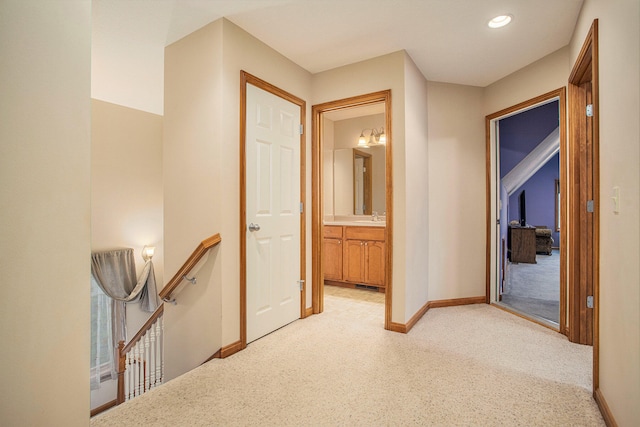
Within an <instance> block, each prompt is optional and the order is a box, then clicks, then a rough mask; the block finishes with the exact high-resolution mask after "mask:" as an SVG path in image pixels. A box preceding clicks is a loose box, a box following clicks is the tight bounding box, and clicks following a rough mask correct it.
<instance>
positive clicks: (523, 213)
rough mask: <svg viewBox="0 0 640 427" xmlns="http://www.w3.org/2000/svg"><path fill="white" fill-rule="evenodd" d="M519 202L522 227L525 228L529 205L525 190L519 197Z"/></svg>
mask: <svg viewBox="0 0 640 427" xmlns="http://www.w3.org/2000/svg"><path fill="white" fill-rule="evenodd" d="M518 202H519V205H520V226H521V227H525V226H526V225H527V205H526V201H525V195H524V190H522V191H521V192H520V195H519V196H518Z"/></svg>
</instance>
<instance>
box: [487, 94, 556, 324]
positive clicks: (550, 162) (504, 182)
mask: <svg viewBox="0 0 640 427" xmlns="http://www.w3.org/2000/svg"><path fill="white" fill-rule="evenodd" d="M559 123H560V108H559V100H558V99H553V100H551V101H550V102H548V103H546V104H542V105H539V106H536V107H534V108H531V109H528V110H525V111H522V112H517V113H516V114H514V115H511V116H508V117H505V118H502V119H499V120H498V121H497V124H496V125H497V127H498V132H497V134H498V139H497V141H496V143H497V146H498V150H497V151H498V160H499V165H500V167H499V171H498V173H499V176H498V177H497V182H498V191H499V197H500V200H499V206H500V218H499V221H500V265H501V268H500V272H499V273H500V284H499V289H498V293H499V303H501V304H504V305H505V306H507V307H509V308H511V309H512V310H516V311H518V312H520V313H522V314H524V315H526V316H530V317H534V318H536V319H538V320H540V321H541V322H550V323H551V324H552V326H553V327H554V328H556V329H559V324H560V251H559V249H560V224H559V221H558V220H557V216H556V212H557V211H558V207H559V204H558V203H557V201H558V197H557V196H558V194H559V192H558V184H559V182H560V133H559ZM505 249H506V250H505Z"/></svg>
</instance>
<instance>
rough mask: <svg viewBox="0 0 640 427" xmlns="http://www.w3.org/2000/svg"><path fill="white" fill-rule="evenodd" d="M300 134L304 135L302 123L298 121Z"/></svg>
mask: <svg viewBox="0 0 640 427" xmlns="http://www.w3.org/2000/svg"><path fill="white" fill-rule="evenodd" d="M300 135H304V125H303V124H302V123H300Z"/></svg>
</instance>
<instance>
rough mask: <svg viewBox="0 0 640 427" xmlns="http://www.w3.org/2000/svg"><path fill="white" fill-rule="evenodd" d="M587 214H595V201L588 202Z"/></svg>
mask: <svg viewBox="0 0 640 427" xmlns="http://www.w3.org/2000/svg"><path fill="white" fill-rule="evenodd" d="M587 212H589V213H593V200H587Z"/></svg>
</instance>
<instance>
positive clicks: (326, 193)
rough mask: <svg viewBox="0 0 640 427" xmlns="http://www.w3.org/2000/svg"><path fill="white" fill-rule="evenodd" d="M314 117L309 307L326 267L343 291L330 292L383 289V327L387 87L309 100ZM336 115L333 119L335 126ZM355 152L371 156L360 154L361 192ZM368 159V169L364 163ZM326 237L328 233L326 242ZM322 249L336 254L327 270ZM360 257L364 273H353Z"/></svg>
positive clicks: (317, 297)
mask: <svg viewBox="0 0 640 427" xmlns="http://www.w3.org/2000/svg"><path fill="white" fill-rule="evenodd" d="M339 122H340V123H339ZM312 123H313V130H312V132H313V133H312V164H313V166H312V197H313V206H312V209H313V212H312V224H313V225H312V277H313V284H312V306H313V313H321V312H323V311H324V299H325V298H324V297H325V275H326V274H328V275H329V276H330V277H329V278H330V279H333V282H334V283H333V284H334V285H335V284H341V285H344V286H341V287H343V288H345V290H344V291H340V290H339V289H333V288H332V289H331V293H332V294H334V293H336V292H337V293H341V292H347V293H348V292H353V291H362V289H358V288H359V287H362V288H364V291H365V292H374V291H378V290H379V289H382V290H383V292H378V294H379V295H376V296H375V297H376V298H380V296H383V297H384V326H385V328H387V329H388V325H389V323H390V319H391V298H392V292H391V290H392V287H391V286H392V280H391V277H392V276H391V271H392V266H391V260H392V236H393V233H392V225H393V222H392V212H393V209H392V206H391V202H392V185H391V142H392V138H391V92H390V91H388V90H387V91H382V92H376V93H371V94H367V95H361V96H356V97H353V98H347V99H342V100H337V101H332V102H328V103H324V104H319V105H315V106H313V108H312ZM336 123H339V124H338V125H337V126H336ZM355 128H357V133H356V134H355V136H353V137H348V138H345V137H340V141H337V140H336V139H335V138H334V136H335V134H336V131H337V133H340V134H345V135H346V134H347V133H348V132H347V131H346V129H351V130H350V132H353V129H355ZM343 131H345V132H343ZM357 152H364V153H365V154H367V155H368V157H367V156H362V155H360V156H359V155H357V154H356V153H357ZM376 153H377V154H378V155H376ZM359 158H370V160H369V161H367V162H365V161H363V162H362V168H361V169H362V173H363V175H362V184H363V187H362V188H363V190H362V192H359V191H358V190H357V189H358V188H359V187H357V184H356V182H357V181H359V180H358V179H357V178H356V174H355V171H356V170H357V169H358V166H357V165H358V164H359V161H360V160H358V159H359ZM367 164H368V165H369V166H368V172H367V171H366V170H365V169H367V166H366V165H367ZM365 173H370V185H371V191H370V196H366V195H365V194H364V193H365V191H364V186H365V185H367V182H366V179H367V178H364V174H365ZM359 194H360V195H361V197H358V195H359ZM359 201H361V202H362V203H360V202H359ZM327 221H328V222H327ZM325 224H327V227H326V229H325ZM326 232H327V233H329V235H327V234H326ZM359 233H365V234H363V235H359ZM325 237H327V239H328V240H327V244H326V245H325ZM327 256H333V257H334V258H333V259H334V260H335V262H330V265H331V271H325V264H326V262H327V260H326V259H325V258H326V257H327ZM354 260H356V261H354ZM359 260H361V261H359ZM358 263H361V264H360V265H361V266H362V268H363V269H364V270H363V272H364V274H365V275H366V278H362V279H360V278H358V277H357V274H359V273H358V266H359V264H358ZM332 274H333V276H332ZM341 274H347V276H341ZM351 275H356V276H355V277H354V276H351ZM363 277H364V276H363ZM327 281H328V282H329V281H330V280H327ZM367 283H373V284H374V285H371V286H369V285H367ZM347 288H351V289H347ZM333 291H336V292H333ZM381 320H382V319H381ZM381 323H382V321H381Z"/></svg>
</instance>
